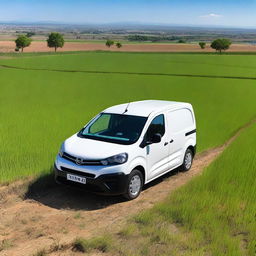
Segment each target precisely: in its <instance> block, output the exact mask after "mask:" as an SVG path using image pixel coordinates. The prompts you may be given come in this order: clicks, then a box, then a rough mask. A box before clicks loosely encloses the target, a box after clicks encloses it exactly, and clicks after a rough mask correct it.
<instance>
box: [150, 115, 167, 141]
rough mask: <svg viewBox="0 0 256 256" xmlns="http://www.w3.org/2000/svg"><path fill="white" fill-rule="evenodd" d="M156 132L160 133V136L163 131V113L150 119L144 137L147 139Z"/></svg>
mask: <svg viewBox="0 0 256 256" xmlns="http://www.w3.org/2000/svg"><path fill="white" fill-rule="evenodd" d="M156 133H159V134H161V136H162V137H163V135H164V133H165V124H164V115H163V114H161V115H159V116H157V117H155V118H154V119H153V120H152V122H151V124H150V125H149V127H148V130H147V132H146V138H147V139H148V140H149V139H151V138H152V136H153V135H154V134H156Z"/></svg>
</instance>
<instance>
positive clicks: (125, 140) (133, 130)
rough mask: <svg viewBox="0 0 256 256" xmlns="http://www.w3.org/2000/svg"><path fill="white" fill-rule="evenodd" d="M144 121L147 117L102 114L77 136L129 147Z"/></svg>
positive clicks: (136, 138) (137, 136) (134, 140)
mask: <svg viewBox="0 0 256 256" xmlns="http://www.w3.org/2000/svg"><path fill="white" fill-rule="evenodd" d="M146 121H147V117H141V116H131V115H124V114H108V113H102V114H100V115H99V116H98V118H96V119H94V120H93V121H92V122H91V123H89V124H88V125H87V126H86V127H84V128H83V129H82V130H81V131H80V132H79V133H78V136H79V137H82V138H88V139H94V140H100V141H106V142H111V143H117V144H124V145H130V144H133V143H135V142H136V141H137V140H138V139H139V137H140V134H141V132H142V129H143V127H144V125H145V123H146Z"/></svg>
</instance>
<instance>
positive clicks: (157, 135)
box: [151, 133, 162, 143]
mask: <svg viewBox="0 0 256 256" xmlns="http://www.w3.org/2000/svg"><path fill="white" fill-rule="evenodd" d="M161 139H162V136H161V134H160V133H155V134H154V135H153V136H152V138H151V143H159V142H161Z"/></svg>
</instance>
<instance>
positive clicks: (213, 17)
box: [199, 13, 222, 19]
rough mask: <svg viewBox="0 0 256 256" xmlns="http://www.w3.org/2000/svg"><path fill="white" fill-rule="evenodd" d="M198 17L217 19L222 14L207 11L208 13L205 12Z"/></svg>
mask: <svg viewBox="0 0 256 256" xmlns="http://www.w3.org/2000/svg"><path fill="white" fill-rule="evenodd" d="M199 17H200V18H205V19H218V18H221V17H222V15H220V14H216V13H209V14H206V15H201V16H199Z"/></svg>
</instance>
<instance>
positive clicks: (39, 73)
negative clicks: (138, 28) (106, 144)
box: [0, 52, 256, 182]
mask: <svg viewBox="0 0 256 256" xmlns="http://www.w3.org/2000/svg"><path fill="white" fill-rule="evenodd" d="M29 56H30V57H26V55H24V58H23V57H21V55H19V58H13V59H0V65H7V66H10V67H18V68H26V69H28V70H21V69H12V68H6V67H5V68H4V67H1V68H0V116H1V123H0V143H1V147H0V182H5V181H11V180H14V179H16V178H19V177H22V176H26V175H31V174H38V173H42V172H49V171H50V169H51V166H52V164H53V161H54V158H55V155H56V154H57V152H58V149H59V146H60V144H61V142H62V141H63V140H64V139H65V138H67V137H68V136H70V135H71V134H74V133H75V132H77V131H78V130H79V129H80V128H81V127H82V126H83V125H84V124H85V123H86V122H87V121H88V120H89V119H90V118H91V117H92V116H94V115H95V114H97V113H98V112H99V111H101V110H102V109H104V108H106V107H108V106H111V105H114V104H118V103H123V102H128V101H134V100H142V99H163V100H176V101H187V102H191V103H192V104H193V106H194V108H195V112H196V118H197V125H198V150H199V151H203V150H205V149H207V148H210V147H214V146H217V145H220V144H222V143H223V142H224V141H226V140H227V139H228V138H229V137H230V136H231V135H232V134H233V133H234V132H235V131H236V130H237V129H238V128H239V127H241V126H242V125H243V124H245V123H246V122H248V121H249V120H251V119H252V118H253V117H255V114H256V113H255V109H256V101H255V95H256V86H255V81H254V80H253V79H247V78H248V77H256V74H255V67H256V57H255V56H243V55H232V56H219V55H197V54H184V55H182V54H179V55H177V54H156V53H155V54H146V53H142V54H139V53H97V52H90V53H75V54H73V55H72V54H65V55H60V54H59V55H51V56H37V55H35V56H33V55H29ZM30 69H47V70H30ZM51 70H55V71H51ZM56 70H58V71H56ZM66 71H85V72H66ZM86 71H104V72H105V73H99V74H97V73H86ZM115 72H121V73H119V74H118V73H115ZM138 73H144V74H138ZM166 74H167V75H166ZM168 74H169V75H168ZM172 74H174V76H173V75H172ZM175 74H179V75H180V76H175ZM188 75H196V76H195V77H189V76H188ZM197 75H199V76H197ZM200 75H205V76H209V77H200ZM212 76H216V77H218V76H219V77H220V76H229V77H232V76H234V77H236V76H240V77H241V78H243V77H244V78H245V79H231V78H213V77H212Z"/></svg>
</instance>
